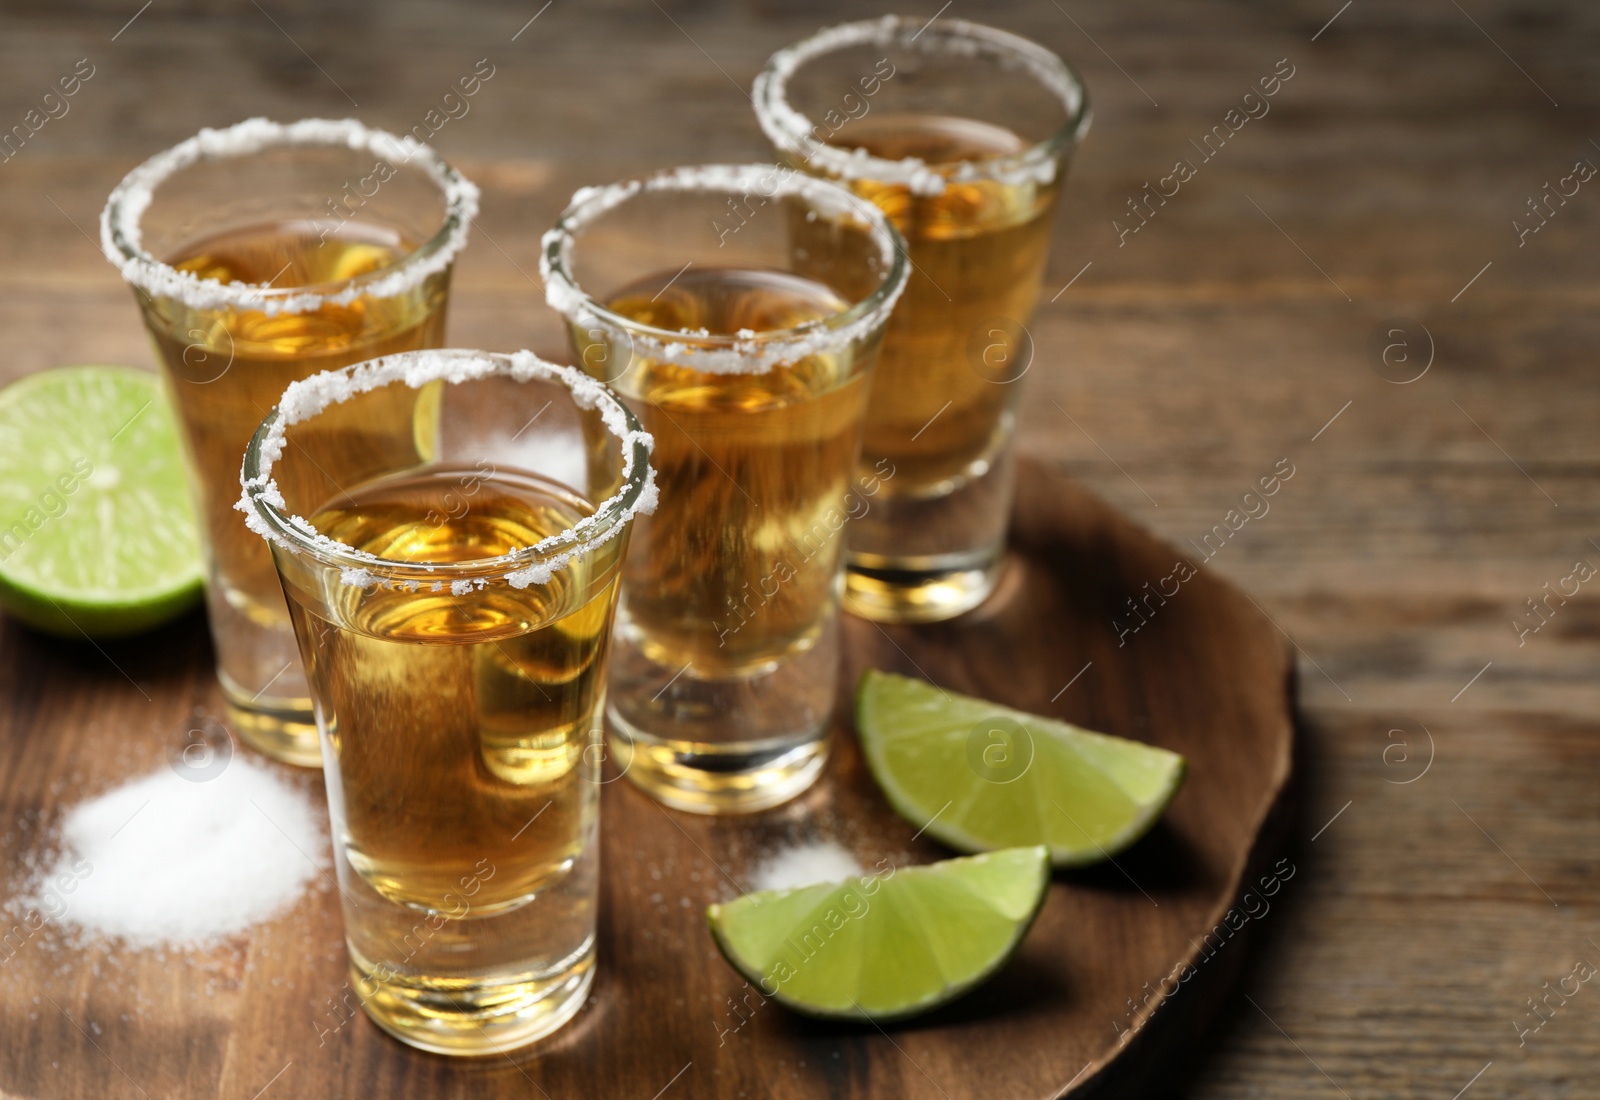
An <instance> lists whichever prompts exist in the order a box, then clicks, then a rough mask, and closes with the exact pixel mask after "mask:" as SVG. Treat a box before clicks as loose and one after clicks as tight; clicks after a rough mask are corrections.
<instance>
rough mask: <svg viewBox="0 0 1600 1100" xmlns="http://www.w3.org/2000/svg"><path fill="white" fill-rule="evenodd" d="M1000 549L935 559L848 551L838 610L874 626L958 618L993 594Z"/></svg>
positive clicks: (1001, 562)
mask: <svg viewBox="0 0 1600 1100" xmlns="http://www.w3.org/2000/svg"><path fill="white" fill-rule="evenodd" d="M1004 554H1005V545H1004V543H1000V544H997V545H995V546H993V547H991V548H988V549H984V550H979V551H975V552H973V553H969V554H959V555H956V554H949V555H941V556H940V557H937V558H895V557H889V556H887V555H883V554H865V553H859V552H856V551H852V552H851V553H850V555H849V558H848V560H847V563H848V568H847V569H846V571H845V589H844V607H845V610H846V611H848V612H850V613H851V614H852V615H856V616H859V617H860V618H863V619H871V620H872V621H873V622H877V623H938V622H944V621H945V620H946V619H953V618H955V617H956V616H957V615H963V614H965V613H966V612H968V611H971V610H972V609H973V608H975V607H977V606H978V605H979V604H981V603H983V601H984V600H986V599H988V598H989V596H990V594H991V593H993V592H994V589H995V585H997V584H998V583H999V581H1000V570H1001V566H1002V564H1003V561H1004Z"/></svg>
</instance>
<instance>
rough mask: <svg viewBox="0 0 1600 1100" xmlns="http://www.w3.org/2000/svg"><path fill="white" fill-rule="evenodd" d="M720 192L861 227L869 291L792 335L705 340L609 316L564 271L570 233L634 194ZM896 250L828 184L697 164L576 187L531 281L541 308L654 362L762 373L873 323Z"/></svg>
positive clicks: (896, 292)
mask: <svg viewBox="0 0 1600 1100" xmlns="http://www.w3.org/2000/svg"><path fill="white" fill-rule="evenodd" d="M656 191H698V192H719V191H720V192H726V193H729V194H731V195H734V196H737V197H738V198H739V199H741V200H742V199H748V198H750V197H751V196H757V197H760V198H762V199H770V198H775V197H788V196H797V197H800V198H804V199H805V200H807V201H808V202H810V203H811V204H812V205H813V207H815V209H816V211H817V212H818V213H820V214H822V215H824V216H827V217H851V218H854V219H856V220H857V221H859V222H860V223H862V224H863V225H864V226H865V228H866V230H867V233H868V235H869V236H870V237H871V238H872V241H873V243H874V244H876V245H877V246H878V253H879V256H880V258H881V260H882V262H883V265H884V269H885V272H886V274H885V275H884V278H883V280H882V282H880V283H879V284H878V287H877V289H876V290H874V291H873V292H872V293H871V294H869V295H867V296H866V297H865V298H863V299H862V300H861V301H859V302H857V303H855V305H853V306H851V307H850V308H849V309H847V310H843V311H841V312H839V313H836V314H833V315H832V316H829V317H822V318H818V319H817V320H815V321H807V322H806V323H804V324H801V325H796V326H795V327H794V328H787V329H776V330H773V331H770V332H755V331H753V330H751V329H743V330H741V331H740V332H738V333H737V334H735V335H732V336H727V335H711V334H703V333H693V332H682V331H673V330H671V329H662V328H655V327H654V326H651V325H646V324H643V323H641V322H639V321H635V320H633V319H631V318H628V317H624V316H623V315H622V314H620V313H615V312H613V311H611V310H610V309H607V308H606V307H605V306H603V305H601V304H600V303H599V302H597V301H595V300H594V299H593V298H591V297H590V296H589V295H588V294H587V293H586V292H585V291H584V289H583V288H582V287H581V286H579V285H578V282H577V280H576V279H575V278H574V277H573V275H572V274H571V272H572V250H573V243H574V239H575V237H576V235H577V234H578V233H579V232H581V231H582V230H583V229H585V228H586V227H587V226H588V225H589V224H590V223H592V222H593V221H595V220H596V219H597V218H599V217H601V216H602V215H604V214H606V213H607V212H609V211H611V210H614V209H616V208H617V207H618V206H621V205H622V204H623V203H625V202H627V201H628V200H629V199H631V198H633V197H634V196H635V195H638V194H639V193H641V192H656ZM907 270H908V269H907V264H906V258H905V245H904V243H903V242H902V241H901V239H900V234H899V233H898V232H896V230H895V228H894V225H893V224H892V223H891V222H890V221H889V219H888V218H887V217H886V216H885V215H884V213H883V212H882V211H881V210H879V209H878V208H877V207H876V206H874V205H873V204H872V203H870V202H868V201H867V200H865V199H863V198H861V197H860V196H858V195H855V194H852V193H851V192H850V191H848V190H846V189H845V188H843V187H840V186H839V185H838V184H836V183H832V182H830V181H828V180H823V179H818V178H816V177H814V176H808V175H806V174H805V173H804V172H801V171H799V170H798V169H795V168H791V167H789V166H788V165H782V164H704V165H698V166H694V167H680V168H670V169H667V170H666V171H663V172H657V173H656V174H655V175H652V176H647V177H645V178H642V179H631V180H623V181H622V182H620V183H613V184H608V185H606V186H604V187H581V188H579V189H578V190H577V191H575V192H574V193H573V195H572V199H571V201H570V203H569V204H568V205H567V208H566V210H564V211H563V212H562V214H561V217H560V218H558V219H557V220H556V224H555V225H554V227H552V228H551V229H550V230H549V231H548V232H546V233H545V235H544V238H543V240H542V241H541V249H540V256H539V273H540V274H541V275H543V276H544V283H545V288H544V296H545V301H546V302H547V303H549V305H550V306H551V308H553V309H555V310H556V311H557V312H558V313H560V314H562V315H563V316H564V317H566V318H567V320H568V321H570V322H571V323H572V324H574V325H577V326H578V327H580V328H583V329H588V328H591V327H603V328H608V329H612V330H615V331H621V332H622V333H624V334H626V336H627V337H628V339H629V341H630V342H631V346H632V347H633V348H634V349H635V350H637V351H641V352H642V353H643V354H644V355H646V356H648V357H649V358H651V359H654V360H656V361H658V362H664V363H671V364H674V365H676V366H681V367H687V368H689V369H690V370H695V371H700V372H702V373H705V374H762V373H765V372H766V371H769V370H771V369H772V368H773V367H775V366H778V365H779V364H781V363H791V362H794V361H795V360H797V359H803V358H805V357H806V356H808V355H815V354H817V353H818V352H821V351H823V350H825V349H826V348H828V347H830V346H833V345H836V344H843V343H848V342H850V341H852V340H855V339H858V338H861V337H863V336H865V335H867V334H868V333H870V332H871V331H872V330H873V329H874V328H876V327H878V326H879V325H881V324H883V323H884V321H885V320H886V319H887V318H888V316H889V311H890V310H892V309H893V308H894V304H895V302H896V301H898V300H899V298H900V292H901V291H902V290H904V289H905V284H906V274H907Z"/></svg>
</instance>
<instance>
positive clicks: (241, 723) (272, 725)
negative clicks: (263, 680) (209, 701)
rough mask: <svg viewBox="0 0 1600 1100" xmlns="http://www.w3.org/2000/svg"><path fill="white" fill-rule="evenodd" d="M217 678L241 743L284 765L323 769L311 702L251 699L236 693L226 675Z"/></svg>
mask: <svg viewBox="0 0 1600 1100" xmlns="http://www.w3.org/2000/svg"><path fill="white" fill-rule="evenodd" d="M217 675H218V679H219V680H221V682H222V694H223V696H224V697H225V698H226V699H227V702H228V724H229V725H230V726H232V727H233V732H234V733H236V734H238V735H239V739H240V740H241V741H243V742H244V743H245V744H247V745H249V746H250V747H251V748H253V749H255V750H256V751H257V752H259V753H262V754H264V755H266V756H270V757H272V759H274V760H277V761H279V762H280V763H284V764H294V765H296V766H297V767H302V768H320V767H322V745H321V743H320V742H319V741H318V740H317V720H316V715H315V714H313V713H312V710H311V701H310V700H309V699H275V698H272V697H271V696H262V697H260V698H256V699H251V698H250V697H249V696H247V695H244V694H243V693H238V692H236V691H235V690H234V689H233V687H232V685H230V684H229V683H228V678H227V675H226V674H225V673H220V672H219V673H218V674H217Z"/></svg>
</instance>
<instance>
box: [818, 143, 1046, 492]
mask: <svg viewBox="0 0 1600 1100" xmlns="http://www.w3.org/2000/svg"><path fill="white" fill-rule="evenodd" d="M845 139H847V141H848V144H849V145H850V146H851V147H852V148H861V149H865V150H866V151H867V152H868V153H869V154H871V155H873V156H877V157H882V158H885V159H889V160H900V159H902V158H906V157H917V158H920V159H921V160H923V161H924V162H925V163H927V164H929V165H932V166H939V165H950V164H957V163H961V162H969V161H984V160H989V159H992V158H994V157H1000V156H1009V155H1014V154H1016V153H1020V152H1022V151H1023V149H1024V148H1026V144H1025V143H1024V142H1023V140H1022V139H1021V138H1020V137H1018V136H1017V135H1016V134H1014V133H1012V132H1011V131H1010V130H1007V129H1004V128H1002V127H999V126H994V125H991V124H989V123H986V122H978V121H975V120H972V119H965V118H950V117H944V116H938V115H888V114H883V115H880V114H869V115H867V116H866V117H865V118H863V119H861V120H860V121H859V122H856V123H854V124H853V125H852V126H850V127H849V128H847V129H846V130H845V131H844V134H843V135H842V136H841V140H845ZM845 182H846V184H847V186H849V187H850V188H851V189H852V190H853V191H855V193H856V194H858V195H860V196H862V197H863V198H866V199H869V200H870V201H871V202H873V203H874V204H875V205H876V206H877V207H878V208H879V209H881V210H882V211H883V212H884V213H885V214H887V215H888V217H889V220H890V221H892V222H893V223H894V225H895V228H897V229H898V230H900V235H901V236H902V237H903V238H904V239H905V242H906V249H907V252H908V254H909V255H910V258H911V262H912V269H911V272H910V275H909V277H908V280H907V283H906V289H905V293H904V294H903V295H902V296H901V298H900V302H899V304H898V305H897V306H896V307H895V310H894V313H893V314H892V315H891V316H890V318H889V327H888V331H887V333H886V334H885V336H884V344H883V350H882V351H881V352H880V353H879V356H878V365H877V368H876V371H875V374H874V377H873V382H872V396H871V400H870V401H869V403H868V405H867V420H866V430H865V432H864V434H863V443H862V465H863V466H864V467H869V468H872V467H877V466H878V465H879V463H880V462H881V461H887V462H888V463H889V464H891V465H892V466H893V468H894V470H895V474H894V477H893V478H892V479H891V480H889V481H888V482H887V483H886V489H887V492H888V493H889V494H890V495H906V496H921V495H926V494H927V493H929V492H932V491H938V489H939V488H940V487H941V486H949V485H950V484H951V483H952V482H956V481H959V480H961V479H963V478H965V477H967V476H969V475H970V473H971V471H972V470H973V467H974V464H975V463H979V462H982V461H983V460H985V459H986V458H989V457H991V456H992V455H993V452H994V451H996V450H997V449H998V448H999V447H1000V446H1001V445H1002V444H1003V442H1004V440H1005V437H1006V434H1007V426H1006V425H1004V424H1003V420H1004V419H1005V417H1006V416H1007V415H1008V414H1009V413H1010V411H1011V409H1012V406H1013V404H1014V402H1015V400H1016V389H1015V387H1013V386H1010V385H1007V384H1006V383H1007V382H1008V381H1011V380H1012V379H1013V376H1014V375H1015V374H1016V373H1017V372H1020V371H1022V370H1025V369H1026V368H1027V361H1026V358H1025V356H1027V355H1029V354H1031V348H1030V346H1029V342H1028V341H1027V340H1026V339H1025V338H1024V337H1023V336H1022V331H1021V326H1024V325H1026V323H1027V321H1028V318H1029V317H1030V315H1031V314H1032V313H1033V307H1034V304H1035V302H1036V301H1037V299H1038V295H1039V280H1040V276H1041V275H1042V274H1043V272H1044V265H1045V259H1046V256H1047V253H1048V251H1049V247H1050V232H1051V226H1052V222H1053V215H1054V210H1055V205H1056V200H1057V197H1058V195H1059V193H1060V187H1059V183H1052V184H1050V185H1046V186H1040V185H1038V184H1035V183H1032V182H1021V183H1019V182H1003V181H1000V180H992V179H973V180H968V181H959V182H958V181H954V180H952V181H950V182H948V183H947V184H946V186H945V189H944V190H943V191H942V192H941V193H939V194H937V195H918V194H915V193H913V191H912V190H911V188H910V187H909V186H907V185H905V184H900V183H883V182H879V181H875V180H870V179H860V180H849V181H845Z"/></svg>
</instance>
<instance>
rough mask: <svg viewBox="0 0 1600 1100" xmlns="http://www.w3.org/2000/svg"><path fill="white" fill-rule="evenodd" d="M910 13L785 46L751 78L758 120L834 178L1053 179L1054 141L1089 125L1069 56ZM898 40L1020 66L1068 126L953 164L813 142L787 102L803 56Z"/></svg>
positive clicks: (923, 185)
mask: <svg viewBox="0 0 1600 1100" xmlns="http://www.w3.org/2000/svg"><path fill="white" fill-rule="evenodd" d="M930 22H931V21H929V22H925V21H923V20H921V19H920V18H919V19H912V18H910V17H908V16H900V15H885V16H883V17H882V18H880V19H867V20H863V21H861V22H858V23H841V24H839V25H838V26H834V27H826V28H824V29H823V30H820V31H818V32H817V33H816V34H814V35H812V36H811V37H810V38H807V39H805V40H804V41H801V42H796V43H795V44H794V45H792V46H786V47H784V48H783V49H781V50H779V51H778V52H777V53H775V54H773V55H772V57H771V58H769V59H768V60H767V66H766V68H765V69H763V70H762V71H761V74H760V75H759V76H757V77H756V82H755V86H754V87H753V88H752V90H751V98H752V100H753V101H754V102H755V105H756V121H757V122H758V123H759V124H760V126H761V129H762V131H763V132H764V133H765V134H766V135H767V137H768V139H770V140H771V141H772V143H773V144H774V145H776V146H777V147H778V148H779V149H780V150H782V151H783V152H785V153H788V154H790V155H793V156H796V157H799V158H800V159H802V160H804V161H806V162H807V163H809V164H813V165H815V166H816V167H818V168H820V169H822V170H823V171H824V172H826V173H827V174H828V175H830V176H833V177H834V178H836V179H847V180H858V179H870V180H877V181H880V182H883V183H897V184H902V185H904V186H906V187H907V188H909V189H910V190H911V192H912V193H913V194H917V195H938V194H942V193H943V192H944V189H945V186H946V185H947V183H948V182H949V181H950V180H951V179H955V180H957V181H966V180H974V179H991V180H996V181H999V182H1001V183H1005V184H1023V183H1030V182H1031V183H1037V184H1039V185H1041V186H1042V185H1044V184H1048V183H1050V182H1051V181H1052V180H1054V179H1055V176H1056V158H1057V154H1058V153H1059V149H1058V148H1056V145H1057V143H1058V142H1060V141H1061V140H1062V139H1063V137H1065V138H1066V139H1067V140H1071V141H1076V140H1078V139H1079V138H1080V137H1082V136H1083V132H1084V131H1085V130H1086V129H1087V128H1088V125H1089V107H1088V97H1087V93H1086V92H1085V90H1084V86H1083V81H1082V80H1080V79H1079V78H1078V76H1077V75H1076V74H1075V73H1074V72H1073V71H1072V69H1071V68H1069V67H1068V66H1067V64H1066V62H1064V61H1062V60H1061V58H1059V57H1057V56H1056V55H1055V54H1054V53H1052V52H1051V51H1049V50H1047V49H1045V48H1044V47H1043V46H1041V45H1039V44H1038V43H1037V42H1030V41H1028V40H1027V39H1026V38H1023V37H1021V36H1019V35H1015V34H1011V33H1009V32H1007V31H1002V30H998V29H996V28H994V27H986V26H984V25H983V24H981V23H970V22H968V21H966V20H964V19H946V20H944V21H943V22H942V23H941V24H940V25H938V26H931V25H930ZM891 45H892V46H897V47H899V48H901V49H906V50H915V51H917V52H919V53H922V54H926V55H930V56H932V55H940V54H943V55H947V56H963V57H988V58H992V59H994V60H996V61H998V62H999V63H1000V64H1001V65H1002V66H1004V67H1006V68H1008V69H1016V68H1021V69H1024V70H1026V71H1027V72H1028V74H1029V75H1030V76H1032V77H1033V78H1034V79H1035V80H1037V81H1038V82H1039V83H1040V84H1041V85H1043V86H1044V87H1045V88H1046V89H1047V90H1049V91H1050V92H1051V93H1053V94H1054V95H1055V96H1056V97H1057V98H1059V99H1060V100H1061V105H1062V106H1063V107H1064V108H1065V109H1066V112H1067V118H1068V120H1069V122H1068V128H1067V130H1066V131H1064V133H1063V134H1062V135H1058V136H1057V137H1055V138H1052V139H1050V140H1048V141H1045V142H1041V143H1039V144H1037V145H1034V146H1032V147H1030V148H1028V149H1024V150H1023V151H1022V152H1020V153H1016V154H1013V155H1011V156H1001V157H992V158H988V159H985V160H980V161H963V162H961V163H960V164H958V165H953V166H952V165H938V166H934V165H929V164H928V163H927V162H926V161H925V160H923V159H922V158H920V157H905V158H903V159H901V160H890V159H888V158H886V157H878V156H873V155H872V154H870V153H868V152H867V150H865V149H850V148H845V147H842V146H838V145H829V144H827V143H825V142H822V141H818V140H817V139H816V138H815V137H814V136H813V135H812V131H813V129H814V128H815V124H814V123H813V122H812V121H811V119H809V118H807V117H806V116H805V115H803V114H801V113H800V112H799V111H797V110H796V109H795V108H794V107H793V106H792V105H791V104H790V103H789V80H790V78H791V77H793V76H794V74H795V72H796V71H797V70H798V69H799V68H800V66H802V65H804V64H805V63H806V62H808V61H812V60H814V59H816V58H818V57H821V56H822V55H823V54H827V53H832V52H833V51H835V50H839V49H844V48H846V47H849V46H891Z"/></svg>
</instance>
